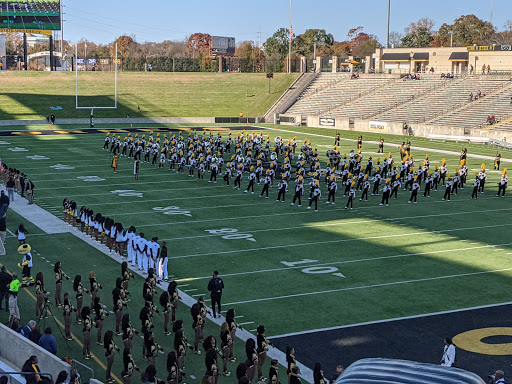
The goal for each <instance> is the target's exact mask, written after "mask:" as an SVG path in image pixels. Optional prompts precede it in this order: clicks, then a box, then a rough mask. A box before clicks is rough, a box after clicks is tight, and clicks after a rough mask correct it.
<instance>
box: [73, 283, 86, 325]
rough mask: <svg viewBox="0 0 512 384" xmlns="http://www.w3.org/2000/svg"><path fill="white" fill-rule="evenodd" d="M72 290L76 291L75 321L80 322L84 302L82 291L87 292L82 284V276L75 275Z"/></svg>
mask: <svg viewBox="0 0 512 384" xmlns="http://www.w3.org/2000/svg"><path fill="white" fill-rule="evenodd" d="M73 290H74V291H75V292H76V323H77V324H82V316H81V313H82V306H83V302H84V292H85V293H89V291H88V290H87V289H85V288H84V286H83V285H82V276H80V275H76V276H75V280H74V282H73Z"/></svg>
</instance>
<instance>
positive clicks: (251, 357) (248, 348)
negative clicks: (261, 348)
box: [245, 339, 259, 383]
mask: <svg viewBox="0 0 512 384" xmlns="http://www.w3.org/2000/svg"><path fill="white" fill-rule="evenodd" d="M245 355H246V356H247V360H246V362H245V364H246V365H247V377H248V378H249V382H251V383H252V380H253V379H254V376H255V375H256V367H257V366H258V365H259V364H258V351H257V350H256V342H255V341H254V339H247V341H246V342H245Z"/></svg>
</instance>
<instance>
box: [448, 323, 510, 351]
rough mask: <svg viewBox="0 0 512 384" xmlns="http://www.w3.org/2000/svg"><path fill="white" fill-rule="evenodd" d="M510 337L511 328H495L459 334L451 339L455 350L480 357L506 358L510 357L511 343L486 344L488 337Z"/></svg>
mask: <svg viewBox="0 0 512 384" xmlns="http://www.w3.org/2000/svg"><path fill="white" fill-rule="evenodd" d="M500 336H501V337H503V336H509V337H510V336H512V328H510V327H496V328H481V329H473V330H471V331H467V332H463V333H459V334H458V335H457V336H455V337H454V338H453V343H454V344H455V346H457V348H461V349H464V350H466V351H469V352H474V353H480V354H482V355H492V356H508V355H512V343H503V342H502V343H495V342H493V341H489V342H486V341H485V339H486V338H489V337H500Z"/></svg>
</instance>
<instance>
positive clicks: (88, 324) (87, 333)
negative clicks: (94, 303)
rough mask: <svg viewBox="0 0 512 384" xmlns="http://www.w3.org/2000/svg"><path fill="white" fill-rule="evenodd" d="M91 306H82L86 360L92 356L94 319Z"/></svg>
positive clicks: (84, 354)
mask: <svg viewBox="0 0 512 384" xmlns="http://www.w3.org/2000/svg"><path fill="white" fill-rule="evenodd" d="M90 315H91V308H89V307H83V308H82V313H81V317H82V321H83V323H84V327H83V330H82V332H83V334H84V347H83V351H82V353H83V357H84V359H85V360H89V359H90V358H91V328H92V319H91V316H90Z"/></svg>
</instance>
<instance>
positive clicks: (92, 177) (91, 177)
mask: <svg viewBox="0 0 512 384" xmlns="http://www.w3.org/2000/svg"><path fill="white" fill-rule="evenodd" d="M77 179H81V180H82V181H87V182H89V181H91V182H95V181H105V179H102V178H101V177H98V176H78V177H77Z"/></svg>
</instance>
